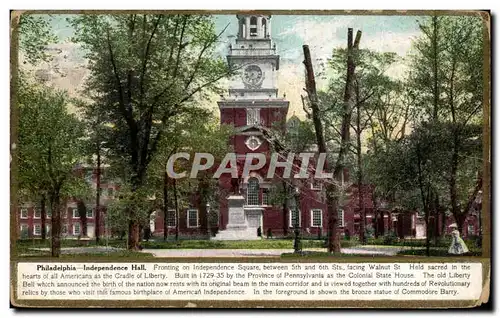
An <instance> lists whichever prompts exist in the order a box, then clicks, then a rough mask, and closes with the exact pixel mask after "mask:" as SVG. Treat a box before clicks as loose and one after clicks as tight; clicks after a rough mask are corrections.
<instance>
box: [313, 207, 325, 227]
mask: <svg viewBox="0 0 500 318" xmlns="http://www.w3.org/2000/svg"><path fill="white" fill-rule="evenodd" d="M315 211H319V212H320V223H319V225H314V212H315ZM311 227H323V210H322V209H311Z"/></svg>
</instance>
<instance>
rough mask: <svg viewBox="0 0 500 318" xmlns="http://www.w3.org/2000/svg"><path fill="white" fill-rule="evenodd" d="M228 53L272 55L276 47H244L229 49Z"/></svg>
mask: <svg viewBox="0 0 500 318" xmlns="http://www.w3.org/2000/svg"><path fill="white" fill-rule="evenodd" d="M229 54H231V55H240V56H242V55H250V56H259V55H274V54H276V49H254V48H246V49H235V48H231V49H229Z"/></svg>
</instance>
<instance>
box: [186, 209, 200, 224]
mask: <svg viewBox="0 0 500 318" xmlns="http://www.w3.org/2000/svg"><path fill="white" fill-rule="evenodd" d="M187 226H188V227H198V226H199V225H198V210H195V209H189V210H187Z"/></svg>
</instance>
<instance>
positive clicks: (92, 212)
mask: <svg viewBox="0 0 500 318" xmlns="http://www.w3.org/2000/svg"><path fill="white" fill-rule="evenodd" d="M87 217H88V218H93V217H94V209H92V208H88V209H87Z"/></svg>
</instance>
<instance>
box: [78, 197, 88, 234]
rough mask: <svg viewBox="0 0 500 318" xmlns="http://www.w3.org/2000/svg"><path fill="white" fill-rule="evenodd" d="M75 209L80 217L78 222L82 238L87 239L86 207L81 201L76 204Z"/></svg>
mask: <svg viewBox="0 0 500 318" xmlns="http://www.w3.org/2000/svg"><path fill="white" fill-rule="evenodd" d="M76 209H77V210H78V215H79V216H80V221H81V224H82V234H81V236H82V237H88V235H87V234H88V233H87V207H86V206H85V203H84V202H83V201H82V200H78V201H77V202H76Z"/></svg>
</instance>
